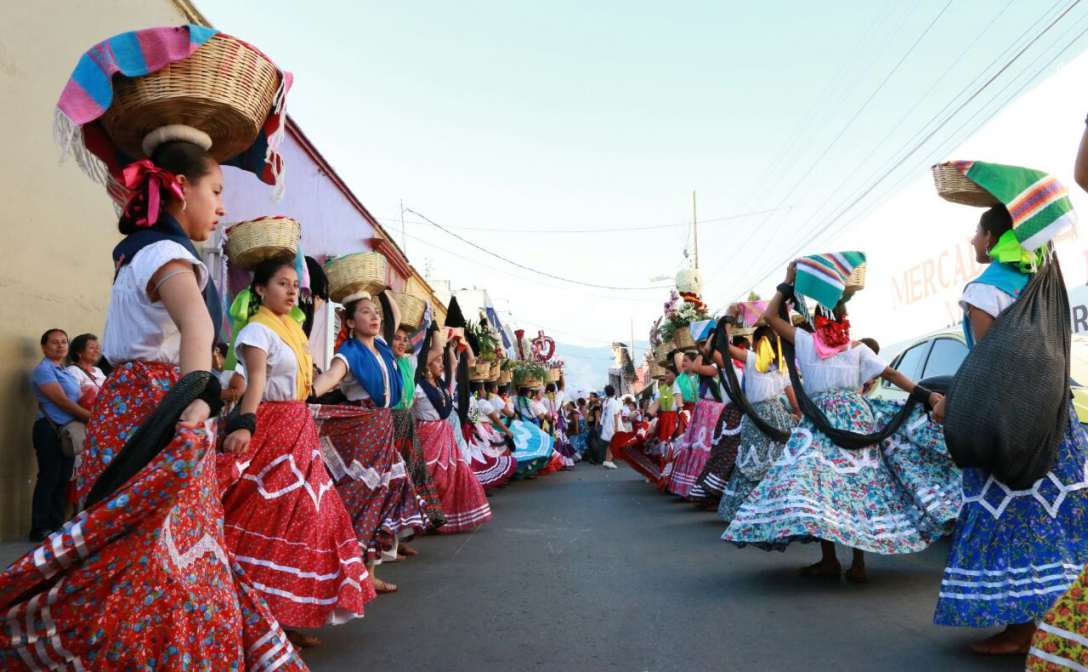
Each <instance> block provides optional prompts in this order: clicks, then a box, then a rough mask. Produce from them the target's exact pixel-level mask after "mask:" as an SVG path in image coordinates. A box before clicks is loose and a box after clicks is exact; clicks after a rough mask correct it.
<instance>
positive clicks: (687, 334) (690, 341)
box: [672, 325, 695, 350]
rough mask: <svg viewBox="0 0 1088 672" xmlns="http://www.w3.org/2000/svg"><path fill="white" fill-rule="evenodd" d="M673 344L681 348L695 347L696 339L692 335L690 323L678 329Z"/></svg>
mask: <svg viewBox="0 0 1088 672" xmlns="http://www.w3.org/2000/svg"><path fill="white" fill-rule="evenodd" d="M672 342H673V344H674V345H675V346H676V347H677V348H680V349H681V350H688V349H690V348H694V347H695V339H694V338H692V337H691V329H690V328H689V327H688V325H684V326H683V327H681V328H679V329H677V330H676V333H675V334H673V337H672Z"/></svg>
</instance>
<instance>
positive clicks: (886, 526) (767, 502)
mask: <svg viewBox="0 0 1088 672" xmlns="http://www.w3.org/2000/svg"><path fill="white" fill-rule="evenodd" d="M814 401H815V402H816V404H817V405H818V406H819V407H820V408H821V409H823V412H824V413H825V414H826V415H827V418H828V420H829V421H830V423H831V424H832V425H833V426H834V427H838V428H840V429H847V430H850V431H853V432H871V431H873V429H874V428H875V427H876V426H878V424H883V422H884V421H886V419H885V418H884V417H883V416H884V415H885V414H886V412H888V411H892V410H893V409H895V410H897V408H898V407H897V406H896V405H894V404H889V405H887V406H880V407H875V408H874V407H873V406H870V405H869V404H868V403H866V401H865V400H864V399H862V398H861V396H860V395H858V394H857V393H856V392H853V391H843V390H839V391H835V392H829V393H826V394H822V395H818V396H816V398H815V399H814ZM959 490H960V473H959V470H958V469H957V468H956V467H955V465H954V464H953V463H952V460H951V458H949V456H948V453H947V451H946V450H945V447H944V438H943V434H942V433H941V430H940V428H939V427H938V426H937V425H935V424H934V423H932V422H931V421H930V420H929V419H928V418H927V417H926V416H925V415H924V414H923V413H922V411H921V409H917V410H915V412H914V413H913V414H912V416H911V417H910V418H909V419H908V420H907V422H906V423H904V426H903V428H901V429H900V431H899V432H897V433H896V434H895V435H894V436H893V437H891V438H889V439H888V440H887V441H886V442H885V443H884V444H882V445H879V446H872V447H869V448H863V449H861V450H845V449H843V448H840V447H838V446H837V445H835V444H834V443H833V442H832V441H831V440H830V439H829V438H827V437H826V436H824V435H823V434H821V433H820V432H819V431H818V430H816V428H815V426H814V425H813V424H812V423H811V421H809V420H808V419H805V420H804V421H803V422H802V423H801V424H800V425H799V426H797V427H796V428H794V430H793V433H792V434H791V435H790V439H789V441H788V442H787V443H786V446H785V448H784V449H783V450H782V454H781V455H780V456H779V458H778V460H777V461H775V463H774V464H773V465H772V466H771V468H770V469H769V470H768V472H767V474H766V476H765V477H764V478H763V480H762V481H760V483H759V485H758V486H756V488H755V489H754V490H753V491H752V492H751V494H750V495H749V496H748V498H747V500H745V502H744V503H743V504H742V505H741V507H740V509H739V510H738V511H737V513H736V515H735V516H734V517H733V520H732V522H731V523H730V525H729V528H728V529H726V531H725V533H724V534H723V535H722V539H723V540H725V541H730V542H732V543H734V544H736V545H738V546H745V545H747V544H753V545H755V546H758V547H759V548H763V549H765V550H783V549H785V547H786V546H787V545H788V544H790V543H791V542H794V541H800V542H811V541H817V540H826V541H834V542H838V543H840V544H843V545H846V546H850V547H851V548H856V549H860V550H863V551H870V552H874V553H882V554H888V555H890V554H898V553H913V552H916V551H920V550H922V549H924V548H926V547H927V546H929V545H930V544H932V543H933V542H934V541H936V540H937V539H938V538H940V536H941V535H942V534H944V533H946V532H949V531H951V528H952V525H953V524H954V522H955V514H956V511H957V509H958V506H959V503H958V498H959Z"/></svg>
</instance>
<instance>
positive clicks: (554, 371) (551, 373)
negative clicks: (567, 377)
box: [547, 367, 563, 383]
mask: <svg viewBox="0 0 1088 672" xmlns="http://www.w3.org/2000/svg"><path fill="white" fill-rule="evenodd" d="M562 376H563V370H562V369H560V368H558V367H555V368H551V369H548V380H547V382H549V383H558V382H559V379H560V378H561V377H562Z"/></svg>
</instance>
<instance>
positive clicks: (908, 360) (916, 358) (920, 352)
mask: <svg viewBox="0 0 1088 672" xmlns="http://www.w3.org/2000/svg"><path fill="white" fill-rule="evenodd" d="M929 344H930V342H929V341H923V342H922V343H919V344H918V345H916V346H914V347H912V348H911V349H910V350H907V351H906V352H904V353H903V354H902V355H901V356H900V357H899V361H898V362H896V364H895V368H896V369H897V370H898V371H899V372H900V373H902V374H903V375H904V376H906V377H907V378H910V379H911V380H921V379H922V375H921V374H922V367H923V366H925V363H926V354H927V353H928V352H929Z"/></svg>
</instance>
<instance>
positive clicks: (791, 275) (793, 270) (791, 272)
mask: <svg viewBox="0 0 1088 672" xmlns="http://www.w3.org/2000/svg"><path fill="white" fill-rule="evenodd" d="M795 279H797V262H796V261H791V262H790V265H789V266H787V267H786V284H787V285H792V284H793V281H794V280H795Z"/></svg>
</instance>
